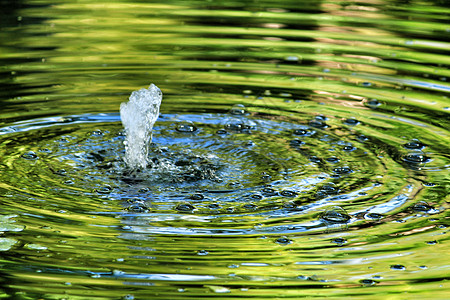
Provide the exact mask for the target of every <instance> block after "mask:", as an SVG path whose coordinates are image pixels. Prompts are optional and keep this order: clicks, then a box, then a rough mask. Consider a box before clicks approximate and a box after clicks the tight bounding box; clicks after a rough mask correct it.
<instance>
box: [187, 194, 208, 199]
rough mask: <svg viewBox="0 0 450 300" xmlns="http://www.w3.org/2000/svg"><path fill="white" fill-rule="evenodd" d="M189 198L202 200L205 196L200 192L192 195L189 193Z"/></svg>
mask: <svg viewBox="0 0 450 300" xmlns="http://www.w3.org/2000/svg"><path fill="white" fill-rule="evenodd" d="M189 199H192V200H203V199H205V196H203V195H202V194H194V195H191V196H190V197H189Z"/></svg>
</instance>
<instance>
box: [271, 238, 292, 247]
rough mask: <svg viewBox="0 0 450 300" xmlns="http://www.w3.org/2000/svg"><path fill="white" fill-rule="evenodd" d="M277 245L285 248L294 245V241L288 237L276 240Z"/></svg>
mask: <svg viewBox="0 0 450 300" xmlns="http://www.w3.org/2000/svg"><path fill="white" fill-rule="evenodd" d="M275 243H277V244H280V245H283V246H285V245H289V244H292V240H290V239H288V238H287V237H280V238H277V239H276V240H275Z"/></svg>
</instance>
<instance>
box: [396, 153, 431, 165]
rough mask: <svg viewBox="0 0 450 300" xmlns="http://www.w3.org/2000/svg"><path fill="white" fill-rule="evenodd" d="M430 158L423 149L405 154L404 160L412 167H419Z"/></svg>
mask: <svg viewBox="0 0 450 300" xmlns="http://www.w3.org/2000/svg"><path fill="white" fill-rule="evenodd" d="M429 160H430V158H429V157H428V156H426V155H425V154H424V153H423V152H421V151H416V152H410V153H408V154H406V155H405V156H403V161H404V162H405V163H407V164H409V165H410V166H411V167H417V166H419V165H422V164H424V163H426V162H428V161H429Z"/></svg>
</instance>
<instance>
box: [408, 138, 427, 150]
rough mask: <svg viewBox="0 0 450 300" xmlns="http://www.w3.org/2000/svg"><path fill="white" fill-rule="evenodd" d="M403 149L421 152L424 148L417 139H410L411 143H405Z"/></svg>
mask: <svg viewBox="0 0 450 300" xmlns="http://www.w3.org/2000/svg"><path fill="white" fill-rule="evenodd" d="M403 147H405V148H406V149H410V150H422V149H423V148H425V144H423V143H422V142H421V141H419V140H418V139H412V140H411V141H409V142H407V143H405V144H404V145H403Z"/></svg>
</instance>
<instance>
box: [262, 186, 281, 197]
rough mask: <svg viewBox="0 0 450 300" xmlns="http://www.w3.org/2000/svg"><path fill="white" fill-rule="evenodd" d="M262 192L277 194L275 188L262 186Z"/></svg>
mask: <svg viewBox="0 0 450 300" xmlns="http://www.w3.org/2000/svg"><path fill="white" fill-rule="evenodd" d="M262 192H263V194H264V195H266V196H275V195H277V194H278V193H277V191H276V190H274V189H273V188H270V187H266V188H263V190H262Z"/></svg>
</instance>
